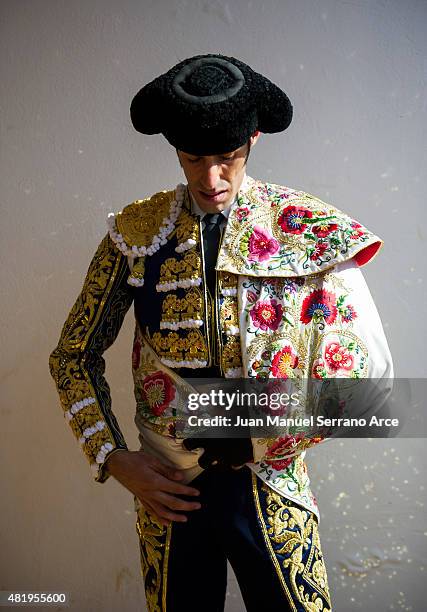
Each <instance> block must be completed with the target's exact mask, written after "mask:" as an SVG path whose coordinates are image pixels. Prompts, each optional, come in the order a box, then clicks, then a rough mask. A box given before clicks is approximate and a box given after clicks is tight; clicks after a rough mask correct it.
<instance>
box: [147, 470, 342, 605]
mask: <svg viewBox="0 0 427 612" xmlns="http://www.w3.org/2000/svg"><path fill="white" fill-rule="evenodd" d="M191 484H192V485H193V486H194V487H196V488H198V489H200V491H201V494H200V503H201V504H202V508H201V509H200V510H193V511H191V512H188V513H187V517H188V521H187V522H186V523H180V522H173V523H172V525H170V526H169V527H163V526H161V525H159V524H158V523H157V522H156V520H155V519H153V517H152V516H151V515H150V514H149V513H148V512H147V511H145V509H143V508H141V509H140V510H139V512H138V520H137V531H138V534H139V541H140V552H141V572H142V575H143V577H144V582H145V592H146V599H147V607H148V610H149V612H155V611H157V612H160V611H161V612H166V611H167V612H193V611H194V612H196V611H197V612H200V611H201V610H203V612H222V611H223V610H224V602H225V595H226V588H227V559H228V560H229V561H230V564H231V566H232V567H233V570H234V573H235V575H236V578H237V581H238V583H239V587H240V590H241V593H242V597H243V600H244V602H245V607H246V610H248V611H249V612H259V611H260V610H262V611H263V612H269V611H270V610H271V611H273V610H274V612H277V611H280V612H287V611H290V610H292V611H294V610H296V611H298V612H299V611H306V610H310V611H311V610H322V612H328V611H329V610H331V604H330V597H329V589H328V584H327V576H326V569H325V565H324V561H323V556H322V552H321V548H320V541H319V534H318V525H317V518H316V516H315V515H314V514H312V513H311V512H309V511H308V510H305V509H304V508H302V507H301V506H298V505H296V504H294V503H293V502H291V501H290V500H287V499H285V498H284V497H282V496H280V495H279V494H277V493H275V492H274V491H273V490H272V489H271V488H270V487H268V486H267V485H265V484H264V483H263V482H262V481H261V480H260V479H259V478H258V477H257V476H255V474H253V473H252V472H251V470H250V469H249V468H248V467H246V466H245V467H243V468H242V469H240V470H232V469H216V468H213V469H209V470H205V471H204V472H203V473H202V474H200V476H198V477H197V478H196V479H194V480H193V482H192V483H191ZM185 499H189V500H190V499H191V500H194V498H189V497H188V498H185Z"/></svg>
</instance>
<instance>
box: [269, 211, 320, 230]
mask: <svg viewBox="0 0 427 612" xmlns="http://www.w3.org/2000/svg"><path fill="white" fill-rule="evenodd" d="M312 216H313V214H312V212H311V210H308V208H303V207H302V206H287V207H286V208H284V209H283V211H282V212H281V214H280V215H279V218H278V220H277V222H278V224H279V225H280V227H281V228H282V230H283V231H284V232H286V233H287V234H302V233H304V232H305V229H306V227H307V223H304V221H305V220H307V219H311V218H312Z"/></svg>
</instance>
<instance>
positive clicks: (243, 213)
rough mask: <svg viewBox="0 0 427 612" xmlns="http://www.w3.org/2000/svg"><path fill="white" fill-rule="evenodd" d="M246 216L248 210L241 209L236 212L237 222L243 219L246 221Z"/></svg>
mask: <svg viewBox="0 0 427 612" xmlns="http://www.w3.org/2000/svg"><path fill="white" fill-rule="evenodd" d="M248 216H249V208H247V207H242V208H238V209H237V210H236V218H237V220H238V221H243V220H244V219H247V218H248Z"/></svg>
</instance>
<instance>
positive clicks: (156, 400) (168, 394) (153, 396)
mask: <svg viewBox="0 0 427 612" xmlns="http://www.w3.org/2000/svg"><path fill="white" fill-rule="evenodd" d="M142 391H143V393H144V395H145V397H146V399H147V402H148V404H149V406H150V409H151V412H152V413H153V414H155V415H156V416H160V415H161V414H162V413H163V412H164V411H165V410H166V408H167V407H168V406H169V404H170V402H171V401H172V400H173V399H174V397H175V387H174V385H173V384H172V381H171V379H170V378H169V376H167V375H166V374H165V373H164V372H160V371H159V372H154V374H150V375H149V376H146V377H145V378H144V381H143V384H142Z"/></svg>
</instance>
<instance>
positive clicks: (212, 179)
mask: <svg viewBox="0 0 427 612" xmlns="http://www.w3.org/2000/svg"><path fill="white" fill-rule="evenodd" d="M219 173H220V168H219V166H218V165H217V164H210V165H208V166H206V167H205V168H204V171H203V177H202V183H203V186H204V187H205V188H206V189H208V190H209V191H215V189H216V186H217V185H218V180H219V178H220V177H219Z"/></svg>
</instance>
